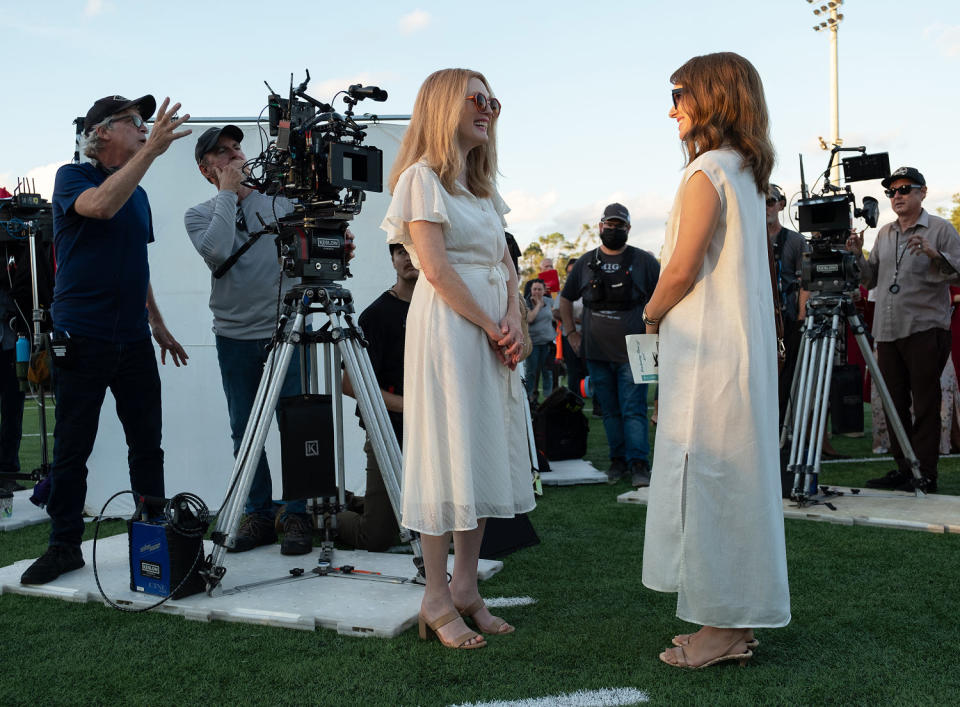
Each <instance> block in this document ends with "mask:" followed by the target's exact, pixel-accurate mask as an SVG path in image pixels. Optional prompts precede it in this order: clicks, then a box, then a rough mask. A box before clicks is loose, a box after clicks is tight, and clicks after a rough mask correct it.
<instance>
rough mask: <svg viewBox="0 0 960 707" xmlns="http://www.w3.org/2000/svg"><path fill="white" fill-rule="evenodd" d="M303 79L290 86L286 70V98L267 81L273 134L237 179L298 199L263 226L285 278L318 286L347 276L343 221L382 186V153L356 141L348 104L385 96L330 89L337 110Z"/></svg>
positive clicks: (366, 89)
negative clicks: (340, 108) (339, 105)
mask: <svg viewBox="0 0 960 707" xmlns="http://www.w3.org/2000/svg"><path fill="white" fill-rule="evenodd" d="M309 82H310V72H309V71H307V72H306V79H304V81H303V83H301V84H300V85H299V86H296V87H294V86H293V75H292V74H291V77H290V94H289V98H282V97H281V96H280V95H279V94H277V93H276V92H274V90H273V89H272V88H270V85H269V84H267V88H268V89H269V90H270V95H269V96H268V97H267V110H268V120H269V131H270V136H271V137H274V138H276V139H275V140H273V141H272V142H270V144H269V145H268V146H267V148H266V149H265V150H264V151H263V152H262V153H261V154H260V155H259V156H258V157H255V158H254V159H252V160H250V161H249V162H248V163H247V165H246V168H247V170H248V174H249V176H248V178H247V179H246V180H245V182H244V184H246V185H247V186H249V187H252V188H253V189H257V190H259V191H262V192H264V193H266V194H270V195H278V196H284V197H286V198H288V199H291V200H296V201H297V204H296V207H295V209H294V211H293V212H292V213H290V214H288V215H286V216H283V217H281V218H280V219H278V221H277V224H276V226H275V227H271V228H266V227H265V230H267V231H268V232H275V233H276V234H277V235H276V240H277V246H278V249H279V252H280V257H281V260H282V263H283V272H284V273H285V274H286V275H287V276H288V277H300V278H303V281H304V284H318V283H321V284H322V283H324V282H333V281H336V280H343V279H346V278H347V277H350V271H349V268H348V267H347V259H348V258H347V254H346V252H345V244H346V238H345V231H346V230H347V222H348V221H350V220H351V219H352V218H353V217H354V216H356V215H357V214H359V213H360V209H361V207H362V205H363V201H364V197H365V194H364V192H367V191H374V192H380V191H383V156H382V152H381V151H380V150H379V149H377V148H376V147H372V146H365V145H362V144H361V143H363V140H364V139H365V138H366V136H367V135H366V128H365V127H364V126H362V125H360V124H359V123H357V122H356V121H355V120H354V118H353V108H354V106H355V105H356V104H357V103H359V102H360V101H362V100H363V99H365V98H369V99H371V100H374V101H385V100H386V99H387V92H386V91H384V90H382V89H380V88H377V87H376V86H361V85H360V84H354V85H352V86H350V87H349V88H348V89H347V90H346V91H341V92H340V93H338V94H337V96H339V95H341V94H342V95H343V101H344V102H345V103H346V104H347V110H346V111H344V113H343V114H340V113H338V112H336V111H335V110H334V109H333V107H332V106H331V105H329V104H327V103H323V102H321V101H318V100H317V99H315V98H312V97H311V96H309V95H307V92H306V91H307V84H308V83H309ZM264 83H266V82H264ZM337 96H334V100H336V97H337Z"/></svg>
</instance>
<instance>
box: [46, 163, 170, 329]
mask: <svg viewBox="0 0 960 707" xmlns="http://www.w3.org/2000/svg"><path fill="white" fill-rule="evenodd" d="M107 176H108V175H107V173H106V172H104V171H103V170H102V169H100V168H98V167H95V166H93V165H92V164H68V165H64V166H63V167H61V168H60V169H59V170H57V179H56V182H55V184H54V187H53V244H54V251H55V253H56V258H57V277H56V284H55V285H54V290H53V324H54V327H55V328H56V329H57V330H58V331H65V332H67V333H68V334H69V335H70V336H89V337H91V338H95V339H103V340H105V341H111V342H114V343H128V342H131V341H137V340H140V339H143V338H145V337H149V336H150V327H149V325H148V324H147V287H148V285H149V284H150V266H149V264H148V262H147V244H148V243H152V242H153V218H152V216H151V214H150V203H149V202H148V201H147V193H146V192H145V191H144V190H143V189H142V188H141V187H137V188H136V190H135V191H134V192H133V194H132V195H131V196H130V198H129V199H127V202H126V203H125V204H124V205H123V206H122V207H121V208H120V210H119V211H118V212H117V213H116V214H115V215H114V217H113V218H111V219H107V220H101V219H94V218H85V217H83V216H80V215H78V214H77V213H76V212H75V211H74V210H73V203H74V202H75V201H76V199H77V197H78V196H80V194H82V193H83V192H85V191H86V190H87V189H90V188H91V187H98V186H100V185H101V184H103V182H104V181H105V180H106V179H107Z"/></svg>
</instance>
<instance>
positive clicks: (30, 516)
mask: <svg viewBox="0 0 960 707" xmlns="http://www.w3.org/2000/svg"><path fill="white" fill-rule="evenodd" d="M32 493H33V489H32V488H29V489H27V490H25V491H15V492H14V493H13V514H12V515H11V516H10V517H9V518H0V531H2V530H17V529H18V528H26V527H27V526H28V525H39V524H40V523H45V522H46V521H48V520H50V516H48V515H47V511H46V509H44V508H37V507H36V506H35V505H33V504H32V503H30V495H31V494H32Z"/></svg>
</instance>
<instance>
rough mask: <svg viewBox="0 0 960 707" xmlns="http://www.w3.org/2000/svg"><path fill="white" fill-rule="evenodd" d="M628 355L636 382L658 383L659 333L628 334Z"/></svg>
mask: <svg viewBox="0 0 960 707" xmlns="http://www.w3.org/2000/svg"><path fill="white" fill-rule="evenodd" d="M626 338H627V356H628V358H629V359H630V370H631V371H632V372H633V382H634V383H656V382H657V380H658V375H657V374H658V359H659V357H660V336H659V335H658V334H628V335H627V337H626Z"/></svg>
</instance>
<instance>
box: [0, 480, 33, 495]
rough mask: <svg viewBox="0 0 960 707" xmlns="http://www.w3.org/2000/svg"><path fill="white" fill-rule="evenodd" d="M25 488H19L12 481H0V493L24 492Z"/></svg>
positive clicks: (18, 485) (19, 486)
mask: <svg viewBox="0 0 960 707" xmlns="http://www.w3.org/2000/svg"><path fill="white" fill-rule="evenodd" d="M26 490H27V487H26V486H21V485H20V484H18V483H17V482H16V481H15V480H14V479H7V480H4V479H0V491H13V492H16V491H26Z"/></svg>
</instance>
